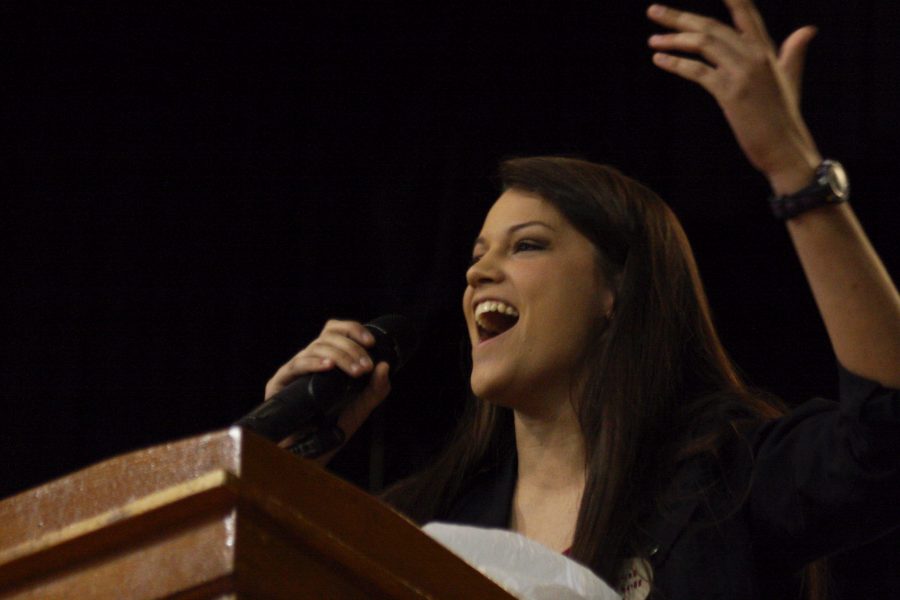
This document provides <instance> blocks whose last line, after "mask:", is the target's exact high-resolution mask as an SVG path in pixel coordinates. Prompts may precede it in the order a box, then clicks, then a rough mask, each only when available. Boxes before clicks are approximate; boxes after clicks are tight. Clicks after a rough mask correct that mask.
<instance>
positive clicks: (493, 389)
mask: <svg viewBox="0 0 900 600" xmlns="http://www.w3.org/2000/svg"><path fill="white" fill-rule="evenodd" d="M469 385H470V386H471V388H472V393H473V394H475V397H477V398H480V399H481V400H484V401H485V402H490V403H491V404H496V405H497V406H504V407H506V408H513V407H514V405H515V404H516V403H515V400H514V398H512V397H510V393H509V392H510V389H511V386H510V384H509V383H508V382H504V381H503V379H502V378H500V377H497V376H490V375H487V374H477V373H475V372H474V371H473V372H472V376H471V377H470V378H469ZM513 396H515V394H513Z"/></svg>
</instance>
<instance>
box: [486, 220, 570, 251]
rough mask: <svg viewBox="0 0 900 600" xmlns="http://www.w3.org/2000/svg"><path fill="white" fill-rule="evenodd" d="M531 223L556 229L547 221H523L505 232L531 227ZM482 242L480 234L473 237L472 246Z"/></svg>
mask: <svg viewBox="0 0 900 600" xmlns="http://www.w3.org/2000/svg"><path fill="white" fill-rule="evenodd" d="M532 225H541V226H543V227H546V228H547V229H549V230H551V231H556V228H555V227H553V226H552V225H549V224H548V223H545V222H543V221H525V222H524V223H517V224H515V225H512V226H511V227H510V228H509V229H507V230H506V234H507V235H509V234H510V233H515V232H516V231H518V230H520V229H524V228H526V227H531V226H532ZM484 243H485V241H484V238H483V237H482V236H478V237H477V238H475V243H474V244H473V246H477V245H479V244H484Z"/></svg>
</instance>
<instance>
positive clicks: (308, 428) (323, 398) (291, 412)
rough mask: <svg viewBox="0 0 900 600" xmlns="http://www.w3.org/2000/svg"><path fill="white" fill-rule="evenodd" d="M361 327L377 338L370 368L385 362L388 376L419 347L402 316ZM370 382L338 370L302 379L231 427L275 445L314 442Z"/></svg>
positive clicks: (370, 349)
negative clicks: (295, 438)
mask: <svg viewBox="0 0 900 600" xmlns="http://www.w3.org/2000/svg"><path fill="white" fill-rule="evenodd" d="M365 327H366V329H368V330H369V331H370V332H371V333H372V336H373V337H374V338H375V344H374V345H373V346H372V347H371V348H368V349H367V350H368V352H369V356H370V357H371V358H372V362H373V363H374V364H376V365H377V364H378V363H379V362H382V361H386V362H387V363H388V364H389V365H390V366H391V371H390V372H391V376H393V375H394V373H396V372H397V371H399V370H400V368H401V367H402V366H403V365H404V364H406V362H407V360H409V357H410V355H412V354H413V353H414V352H415V349H416V347H417V346H418V344H419V340H418V336H417V335H416V332H415V330H414V329H413V327H412V325H411V323H410V322H409V319H407V318H406V317H402V316H400V315H385V316H382V317H378V318H377V319H375V320H374V321H372V322H370V323H366V324H365ZM369 379H371V373H367V374H365V375H362V376H360V377H355V378H354V377H350V376H349V375H347V374H346V373H344V372H343V371H341V370H340V369H338V368H334V369H332V370H330V371H325V372H322V373H310V374H308V375H304V376H303V377H300V378H299V379H297V380H296V381H293V382H291V384H290V385H288V386H287V387H285V388H284V389H283V390H281V391H280V392H278V393H277V394H275V395H273V396H272V397H271V398H269V399H268V400H266V401H265V402H264V403H263V404H261V405H260V406H258V407H256V408H255V409H254V410H253V411H252V412H250V413H249V414H247V415H246V416H244V417H242V418H241V419H239V420H238V421H237V422H236V423H235V425H237V426H238V427H243V428H245V429H249V430H250V431H253V432H256V433H258V434H260V435H262V436H263V437H266V438H268V439H270V440H273V441H276V442H277V441H281V440H283V439H284V438H286V437H288V436H289V435H291V434H299V436H300V438H301V439H303V438H307V439H308V438H310V437H311V436H312V437H314V436H315V433H316V430H318V429H321V428H323V427H326V426H330V427H331V428H332V429H335V427H334V423H336V421H337V418H338V416H339V415H340V414H341V412H342V411H343V410H344V408H346V407H347V405H348V404H350V402H351V401H352V400H353V399H354V398H355V397H356V395H357V394H359V392H360V391H362V389H363V388H365V387H366V384H367V383H368V382H369ZM338 441H342V440H338ZM332 445H336V444H332ZM296 452H297V453H300V454H304V455H315V454H317V453H318V452H317V451H309V452H308V451H305V450H302V449H298V450H296Z"/></svg>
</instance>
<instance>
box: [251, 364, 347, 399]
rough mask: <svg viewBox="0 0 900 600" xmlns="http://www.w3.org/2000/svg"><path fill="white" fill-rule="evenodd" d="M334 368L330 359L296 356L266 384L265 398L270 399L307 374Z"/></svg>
mask: <svg viewBox="0 0 900 600" xmlns="http://www.w3.org/2000/svg"><path fill="white" fill-rule="evenodd" d="M333 368H334V361H333V360H331V359H330V358H323V357H321V356H317V355H312V354H306V355H303V356H300V355H298V356H296V357H294V358H293V359H291V360H290V361H289V362H287V363H285V364H284V365H282V366H281V367H280V368H279V369H278V370H277V371H276V372H275V374H274V375H273V376H272V378H271V379H269V381H267V382H266V391H265V398H266V399H269V398H271V397H272V396H273V395H275V394H277V393H278V392H280V391H281V390H283V389H284V388H285V386H287V384H289V383H290V382H292V381H294V380H295V379H297V378H298V377H301V376H303V375H306V374H307V373H320V372H322V371H328V370H330V369H333Z"/></svg>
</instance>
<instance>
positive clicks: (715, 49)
mask: <svg viewBox="0 0 900 600" xmlns="http://www.w3.org/2000/svg"><path fill="white" fill-rule="evenodd" d="M648 43H649V45H650V47H651V48H653V49H655V50H663V51H673V50H674V51H678V52H693V53H696V54H699V55H701V56H702V57H703V58H705V59H706V60H707V61H709V62H710V63H712V64H713V65H715V66H719V65H723V64H724V65H734V64H736V63H737V62H738V61H740V59H741V56H740V55H739V54H738V53H737V52H735V50H734V48H732V47H731V46H729V45H728V44H725V43H723V42H722V41H721V40H720V39H719V38H717V37H715V36H712V35H709V34H706V33H693V32H690V33H667V34H657V35H653V36H650V39H649V40H648Z"/></svg>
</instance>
